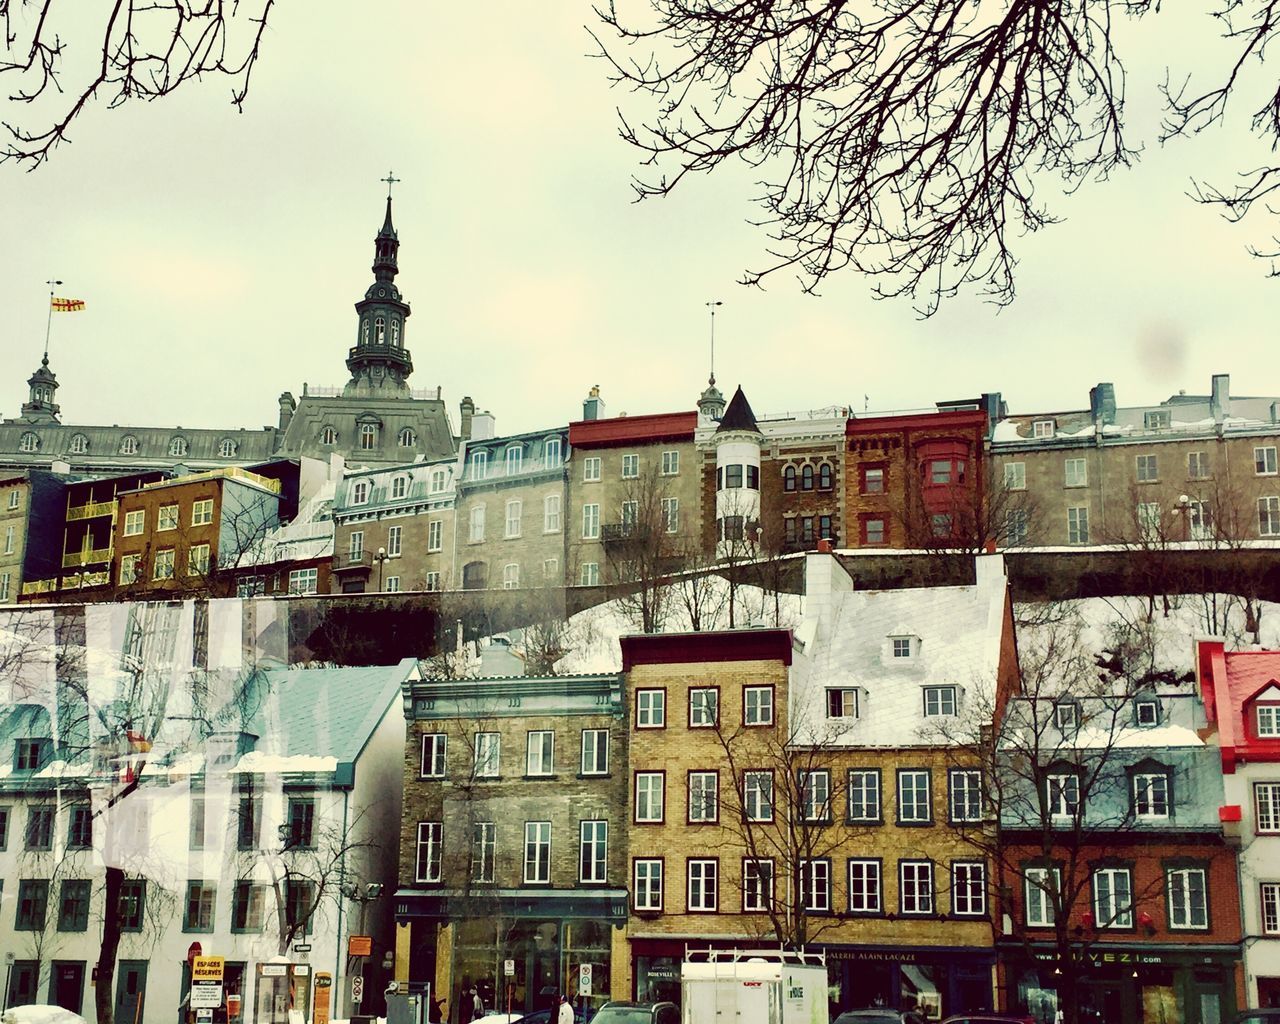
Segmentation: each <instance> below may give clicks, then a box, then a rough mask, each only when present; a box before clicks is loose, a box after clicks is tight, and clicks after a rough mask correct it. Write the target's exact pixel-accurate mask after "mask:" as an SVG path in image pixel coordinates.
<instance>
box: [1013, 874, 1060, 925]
mask: <svg viewBox="0 0 1280 1024" xmlns="http://www.w3.org/2000/svg"><path fill="white" fill-rule="evenodd" d="M1022 877H1023V879H1024V881H1025V883H1026V897H1025V902H1026V910H1027V914H1026V917H1027V927H1028V928H1052V927H1053V925H1054V922H1055V921H1056V920H1057V900H1058V889H1059V887H1060V885H1061V882H1062V873H1061V872H1060V871H1059V870H1058V869H1057V868H1027V869H1026V870H1025V871H1024V872H1023V875H1022Z"/></svg>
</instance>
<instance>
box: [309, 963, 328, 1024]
mask: <svg viewBox="0 0 1280 1024" xmlns="http://www.w3.org/2000/svg"><path fill="white" fill-rule="evenodd" d="M332 987H333V975H331V974H330V973H329V972H328V971H316V1008H315V1012H314V1014H313V1015H312V1019H313V1024H329V989H330V988H332Z"/></svg>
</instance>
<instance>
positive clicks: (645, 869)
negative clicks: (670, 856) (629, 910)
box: [631, 857, 663, 913]
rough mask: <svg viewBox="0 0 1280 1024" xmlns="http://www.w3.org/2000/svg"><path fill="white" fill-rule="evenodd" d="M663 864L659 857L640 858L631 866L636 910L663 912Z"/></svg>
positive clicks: (632, 889) (632, 890)
mask: <svg viewBox="0 0 1280 1024" xmlns="http://www.w3.org/2000/svg"><path fill="white" fill-rule="evenodd" d="M662 875H663V863H662V859H661V858H659V857H640V858H637V859H636V860H635V861H634V862H633V863H632V865H631V892H632V895H633V897H634V899H633V903H632V906H633V908H634V909H635V910H640V911H656V912H658V913H661V912H662V895H663V891H662V890H663V884H662V883H663V878H662Z"/></svg>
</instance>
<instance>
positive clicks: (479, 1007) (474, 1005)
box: [471, 988, 484, 1020]
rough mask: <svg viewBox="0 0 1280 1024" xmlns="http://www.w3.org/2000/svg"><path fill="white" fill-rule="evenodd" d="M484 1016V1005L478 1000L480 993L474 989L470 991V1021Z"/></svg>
mask: <svg viewBox="0 0 1280 1024" xmlns="http://www.w3.org/2000/svg"><path fill="white" fill-rule="evenodd" d="M483 1016H484V1003H483V1002H481V1000H480V992H479V990H478V989H476V988H472V989H471V1019H472V1020H479V1019H480V1018H481V1017H483Z"/></svg>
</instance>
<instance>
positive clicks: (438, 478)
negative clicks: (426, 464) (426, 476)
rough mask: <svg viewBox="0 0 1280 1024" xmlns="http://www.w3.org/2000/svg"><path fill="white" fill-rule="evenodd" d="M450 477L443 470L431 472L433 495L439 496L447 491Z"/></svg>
mask: <svg viewBox="0 0 1280 1024" xmlns="http://www.w3.org/2000/svg"><path fill="white" fill-rule="evenodd" d="M447 482H448V477H447V475H446V474H445V471H444V470H443V469H433V470H432V471H431V493H432V494H439V493H440V492H441V491H443V490H444V489H445V484H446V483H447Z"/></svg>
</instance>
